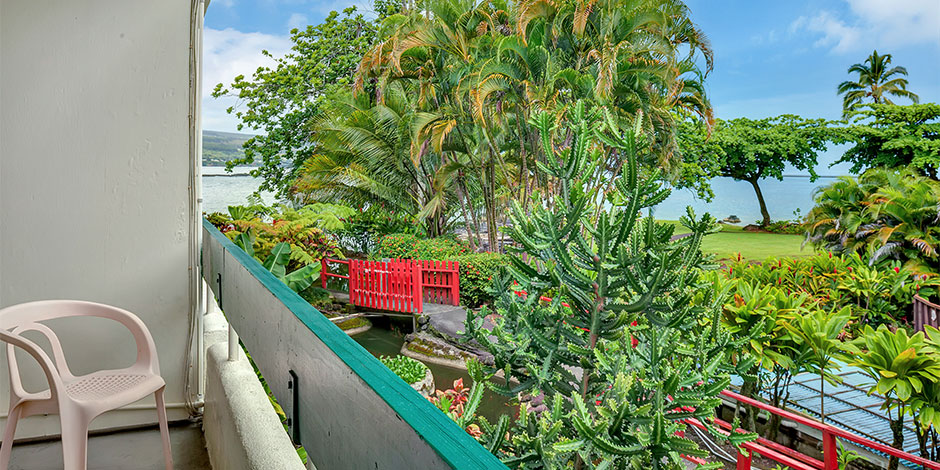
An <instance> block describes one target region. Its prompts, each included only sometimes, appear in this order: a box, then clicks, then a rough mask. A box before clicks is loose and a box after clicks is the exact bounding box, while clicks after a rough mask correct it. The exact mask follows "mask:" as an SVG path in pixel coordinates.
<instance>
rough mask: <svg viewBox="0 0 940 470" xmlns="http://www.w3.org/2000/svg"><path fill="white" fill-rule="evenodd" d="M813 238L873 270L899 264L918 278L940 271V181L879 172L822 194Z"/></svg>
mask: <svg viewBox="0 0 940 470" xmlns="http://www.w3.org/2000/svg"><path fill="white" fill-rule="evenodd" d="M815 200H816V206H815V207H814V208H813V209H812V210H810V212H809V213H808V214H807V217H806V225H807V228H808V233H807V240H808V241H810V242H812V243H814V244H815V245H817V246H819V247H824V248H825V249H827V250H830V251H833V252H836V253H853V252H858V253H861V254H863V255H864V256H865V257H866V258H867V259H868V260H869V263H870V264H871V265H873V266H881V267H883V266H885V265H886V264H887V263H889V262H890V261H891V260H897V261H900V262H901V263H903V265H904V266H905V267H906V268H908V269H910V270H911V271H913V272H915V273H917V274H925V275H937V274H938V273H940V254H938V253H940V183H938V182H936V181H932V180H930V179H927V178H924V177H922V176H917V175H915V174H913V173H912V172H911V171H910V170H906V169H873V170H869V171H867V172H865V174H863V175H861V176H860V177H859V178H858V179H854V178H849V177H843V178H840V179H839V180H838V181H836V182H834V183H832V184H830V185H829V186H825V187H822V188H820V189H818V190H817V191H816V195H815Z"/></svg>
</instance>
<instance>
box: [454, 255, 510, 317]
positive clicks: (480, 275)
mask: <svg viewBox="0 0 940 470" xmlns="http://www.w3.org/2000/svg"><path fill="white" fill-rule="evenodd" d="M450 259H451V260H452V261H457V262H458V263H460V303H462V304H463V305H466V306H468V307H470V308H475V307H478V306H480V305H483V304H489V303H492V302H493V300H494V294H493V284H494V282H495V281H496V279H498V278H499V277H500V273H501V272H502V271H503V270H504V268H505V267H506V265H507V264H508V263H509V257H508V256H506V255H503V254H499V253H471V254H467V255H462V256H457V257H454V258H450Z"/></svg>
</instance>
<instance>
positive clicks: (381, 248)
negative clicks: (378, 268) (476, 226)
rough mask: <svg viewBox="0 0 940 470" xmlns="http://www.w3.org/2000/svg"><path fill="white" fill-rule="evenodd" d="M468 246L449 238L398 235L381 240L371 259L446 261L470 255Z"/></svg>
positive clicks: (387, 236)
mask: <svg viewBox="0 0 940 470" xmlns="http://www.w3.org/2000/svg"><path fill="white" fill-rule="evenodd" d="M469 251H470V249H469V247H467V245H466V244H465V243H463V242H461V241H459V240H455V239H453V238H447V237H437V238H428V239H425V240H422V239H420V238H418V237H417V236H416V235H412V234H408V233H396V234H392V235H386V236H384V237H382V238H380V239H379V243H378V245H377V246H376V249H375V251H374V252H372V255H371V257H372V258H374V259H383V258H390V259H429V260H446V259H452V258H454V257H455V256H460V255H463V254H466V253H469Z"/></svg>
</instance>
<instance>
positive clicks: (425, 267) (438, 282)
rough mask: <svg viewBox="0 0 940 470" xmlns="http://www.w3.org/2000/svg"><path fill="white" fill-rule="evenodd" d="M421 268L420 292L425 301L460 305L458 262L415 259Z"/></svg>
mask: <svg viewBox="0 0 940 470" xmlns="http://www.w3.org/2000/svg"><path fill="white" fill-rule="evenodd" d="M415 263H416V264H417V265H418V267H419V268H420V269H421V293H422V299H423V300H424V301H425V302H431V303H435V304H449V305H460V263H459V262H457V261H433V260H423V259H422V260H415Z"/></svg>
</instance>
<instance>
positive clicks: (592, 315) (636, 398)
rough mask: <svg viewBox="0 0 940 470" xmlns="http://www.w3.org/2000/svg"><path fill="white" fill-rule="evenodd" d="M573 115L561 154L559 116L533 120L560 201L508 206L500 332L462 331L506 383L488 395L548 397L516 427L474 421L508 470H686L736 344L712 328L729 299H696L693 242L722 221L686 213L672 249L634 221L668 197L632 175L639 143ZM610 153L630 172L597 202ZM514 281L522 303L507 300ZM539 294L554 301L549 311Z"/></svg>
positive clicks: (647, 224) (474, 318)
mask: <svg viewBox="0 0 940 470" xmlns="http://www.w3.org/2000/svg"><path fill="white" fill-rule="evenodd" d="M570 117H571V122H572V126H571V129H570V134H569V135H570V142H571V145H570V147H568V148H565V150H564V151H557V150H556V149H557V148H564V147H561V146H560V145H558V143H559V141H560V140H556V139H558V137H557V135H556V130H555V120H554V118H553V117H552V116H550V115H548V114H547V113H542V114H539V115H538V116H537V117H536V118H535V120H534V125H535V126H536V127H537V129H538V130H539V133H540V134H541V142H542V145H543V147H544V148H543V150H544V151H545V153H546V154H547V155H549V158H547V159H546V165H545V171H546V172H547V173H548V174H549V175H550V177H551V178H552V184H556V185H558V188H559V193H558V197H557V198H556V199H555V200H554V201H553V202H554V203H552V204H550V203H548V202H543V203H542V205H540V206H538V207H536V208H534V209H533V210H531V212H529V213H527V212H526V211H525V210H523V209H522V207H521V205H519V204H515V205H514V207H513V210H512V212H511V213H510V219H511V221H512V225H511V226H510V228H508V230H507V231H508V233H509V235H510V236H511V237H512V239H513V240H514V241H515V242H516V243H518V245H519V248H518V253H517V254H519V255H523V254H524V255H525V258H523V257H521V256H512V257H511V258H510V264H509V266H508V271H509V273H510V276H511V279H509V278H505V279H501V280H500V285H501V288H500V289H499V291H500V292H502V294H501V296H500V298H499V299H498V300H497V302H496V307H495V310H496V312H497V313H498V314H499V315H498V316H497V317H496V318H495V323H496V324H495V327H494V328H492V330H489V329H485V328H483V323H484V320H485V319H486V317H487V316H489V315H490V313H492V312H491V310H489V309H488V308H484V309H482V311H480V312H474V311H472V310H471V311H468V315H467V321H466V327H467V334H468V335H469V336H470V337H472V338H473V339H474V340H476V341H477V342H478V343H479V344H480V345H481V346H482V347H483V348H484V349H486V350H487V351H489V352H490V353H492V354H493V357H494V359H493V361H494V363H493V366H492V367H485V371H486V372H487V373H488V374H494V373H495V372H497V371H502V372H503V373H504V374H505V381H503V380H501V381H500V382H501V383H500V384H494V383H492V382H487V386H489V387H491V388H493V389H494V390H496V391H497V392H500V393H503V394H507V395H515V394H518V393H532V394H539V393H541V394H544V403H545V405H546V407H547V409H546V410H545V411H543V412H541V413H537V412H535V411H532V410H530V409H529V408H528V407H527V406H526V405H525V404H523V405H522V406H521V409H520V412H519V417H518V419H517V420H516V421H515V422H514V423H513V425H512V426H511V427H510V425H509V423H508V421H509V420H508V417H505V416H504V417H503V418H502V419H500V420H499V421H498V422H497V423H496V424H495V425H491V424H490V423H488V422H487V421H485V420H481V428H482V429H481V430H482V436H483V440H484V442H485V443H486V445H488V446H489V448H490V449H492V450H493V451H494V452H496V454H497V455H498V456H500V457H501V458H502V459H503V460H504V461H505V462H507V463H508V464H509V465H510V466H512V467H521V466H524V468H569V467H570V466H572V465H573V467H574V468H585V467H586V468H595V467H594V465H596V464H597V463H598V462H603V463H602V464H601V465H603V466H605V467H609V468H652V469H662V468H683V463H682V460H681V458H680V454H685V455H696V456H703V457H704V456H708V455H709V453H708V452H707V451H705V450H702V449H699V448H698V445H697V444H696V443H695V442H693V441H691V440H689V439H686V438H685V437H683V436H682V432H683V431H684V430H685V429H686V426H687V425H686V424H685V422H684V420H686V419H688V418H693V417H694V418H698V419H699V420H700V421H703V422H706V423H709V419H710V418H711V417H712V416H713V413H714V409H715V407H716V406H718V405H719V404H720V399H719V398H718V393H719V392H720V391H721V390H723V389H724V388H725V387H727V386H728V385H729V383H730V379H729V375H728V372H727V371H728V370H729V364H728V363H727V361H726V359H725V358H726V353H727V351H728V350H730V349H731V348H732V347H735V346H736V345H731V344H730V343H729V341H728V334H727V333H726V332H725V331H724V330H723V329H722V328H721V326H720V324H719V320H718V317H719V315H720V313H721V312H720V306H721V305H722V303H723V300H724V298H723V295H721V293H716V292H714V291H711V290H708V289H701V287H702V284H701V282H700V278H699V269H700V268H702V267H704V266H707V263H706V259H705V258H704V257H703V255H702V253H701V251H700V244H701V240H702V237H703V235H704V234H705V233H706V232H708V231H714V230H716V224H715V221H714V219H713V218H711V217H710V216H707V215H706V216H705V217H702V218H697V217H695V216H694V214H692V213H691V210H690V211H689V214H688V216H686V217H683V218H682V223H683V225H685V226H686V227H687V228H688V230H689V231H691V232H692V233H693V235H692V236H689V237H686V238H683V239H681V240H671V239H670V238H671V236H672V234H673V231H674V228H673V226H671V225H666V224H658V223H656V222H655V221H654V220H653V219H652V218H651V217H647V218H640V217H639V214H640V212H641V211H642V210H643V209H646V208H650V207H653V206H655V205H656V204H658V203H659V202H661V201H662V200H664V199H665V198H666V197H667V196H668V194H669V191H668V190H667V189H663V188H662V187H661V185H660V183H658V182H657V180H658V175H656V174H653V175H651V177H650V178H649V179H647V178H640V177H639V175H638V169H637V161H636V156H635V152H636V142H635V139H636V134H635V133H634V132H629V133H627V134H626V135H622V134H621V133H620V131H619V130H618V129H617V128H615V127H614V126H612V125H611V119H610V115H607V114H604V115H603V116H598V115H594V114H589V113H587V112H586V111H585V108H584V105H583V103H579V104H578V105H577V106H575V108H574V109H573V110H572V111H571V115H570ZM558 132H559V133H560V134H561V137H562V138H564V135H565V130H560V131H558ZM556 145H557V146H556ZM607 152H616V153H617V154H618V155H619V156H621V157H622V158H623V159H624V167H623V173H624V174H623V176H620V175H619V174H614V175H613V176H614V178H615V179H614V187H613V189H612V191H610V192H607V191H600V192H595V191H593V190H592V189H591V187H592V186H591V183H592V182H591V181H590V178H591V176H590V175H591V172H590V171H589V170H588V169H589V168H590V167H591V166H592V165H597V164H598V162H600V161H604V159H605V158H606V157H607V156H608V155H607ZM512 282H516V283H518V285H519V286H518V287H519V288H518V290H520V291H525V292H527V293H528V294H527V295H525V296H518V295H515V294H513V293H512V292H511V290H510V286H511V284H512ZM546 293H551V294H553V295H554V299H553V300H552V301H551V302H548V303H543V302H542V301H541V300H540V298H541V296H543V295H545V294H546ZM633 322H636V325H635V326H632V323H633ZM706 324H710V327H708V328H703V325H706ZM494 336H495V340H494V339H493V337H494ZM631 337H633V338H635V339H636V340H637V342H636V346H635V347H634V346H633V344H632V341H631ZM752 365H753V360H751V361H747V360H742V361H741V362H740V367H741V368H742V369H744V370H749V369H750V368H751V366H752ZM572 370H579V371H580V373H579V374H578V376H576V375H574V374H573V373H572ZM736 427H737V426H736V425H735V428H736ZM507 430H508V434H507ZM507 436H508V437H507ZM751 437H752V436H751V435H741V434H738V433H734V434H732V436H731V441H732V442H733V443H736V444H739V443H740V442H742V441H743V440H746V439H749V438H751Z"/></svg>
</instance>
